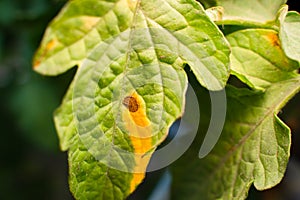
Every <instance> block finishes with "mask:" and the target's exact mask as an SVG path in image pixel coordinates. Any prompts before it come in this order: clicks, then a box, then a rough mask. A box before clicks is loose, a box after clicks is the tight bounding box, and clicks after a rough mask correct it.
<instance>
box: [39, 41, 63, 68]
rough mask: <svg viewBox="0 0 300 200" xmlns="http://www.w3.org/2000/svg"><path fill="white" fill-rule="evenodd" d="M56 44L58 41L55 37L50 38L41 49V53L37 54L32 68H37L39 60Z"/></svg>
mask: <svg viewBox="0 0 300 200" xmlns="http://www.w3.org/2000/svg"><path fill="white" fill-rule="evenodd" d="M57 44H58V41H57V40H56V39H52V40H50V41H49V42H48V43H47V44H46V46H45V47H44V48H43V49H44V51H43V53H42V54H41V56H39V59H38V60H36V61H35V62H34V63H33V68H34V69H35V68H37V67H38V66H39V65H40V63H41V60H42V59H43V58H44V57H45V56H46V54H47V53H48V52H49V51H51V50H52V49H54V48H55V47H56V46H57Z"/></svg>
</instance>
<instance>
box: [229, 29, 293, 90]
mask: <svg viewBox="0 0 300 200" xmlns="http://www.w3.org/2000/svg"><path fill="white" fill-rule="evenodd" d="M226 38H227V39H228V41H229V43H230V45H231V48H232V54H231V68H232V74H234V75H236V76H237V77H238V78H239V79H240V80H242V81H243V82H245V83H246V84H248V85H249V86H250V87H253V88H255V89H260V90H264V89H265V88H267V87H269V86H270V85H271V84H274V83H276V82H280V81H283V80H286V79H289V78H293V77H295V76H297V73H295V72H294V70H295V69H297V68H299V64H298V62H295V61H293V60H290V59H289V58H288V57H286V55H285V53H284V52H283V50H282V49H281V46H280V41H279V38H278V35H277V32H275V31H273V30H267V29H246V30H242V31H237V32H234V33H232V34H229V35H228V36H226ZM258 44H259V45H258Z"/></svg>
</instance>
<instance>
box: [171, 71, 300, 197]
mask: <svg viewBox="0 0 300 200" xmlns="http://www.w3.org/2000/svg"><path fill="white" fill-rule="evenodd" d="M299 90H300V76H298V77H296V78H291V79H288V80H285V81H281V82H277V83H274V84H272V85H271V86H270V87H269V88H267V89H266V90H265V92H264V93H262V92H253V91H250V90H248V89H244V88H242V89H237V88H234V87H232V86H231V87H230V86H228V87H227V89H226V93H227V105H228V109H227V117H226V122H225V126H224V129H223V132H222V135H221V137H220V139H219V141H218V143H217V145H216V146H215V147H214V149H213V151H212V152H211V153H210V154H209V155H208V156H207V157H205V158H204V159H199V158H198V151H199V147H200V146H199V145H197V144H199V140H198V143H195V145H194V146H192V147H191V149H190V150H189V151H188V152H187V153H186V154H185V155H184V156H183V157H182V158H181V159H180V160H179V161H178V162H177V163H176V164H175V165H174V166H173V172H174V184H173V197H172V199H182V198H184V197H187V196H188V197H189V198H188V199H191V200H192V199H199V197H201V198H203V199H208V200H210V199H245V198H246V196H247V193H248V190H249V187H250V186H251V184H252V183H253V184H254V186H255V187H256V188H257V189H258V190H264V189H268V188H271V187H273V186H274V185H276V184H278V183H279V182H280V180H281V179H282V177H283V175H284V172H285V169H286V165H287V162H288V159H289V155H290V153H289V152H290V143H291V141H290V137H291V136H290V130H289V128H288V127H287V126H286V125H285V124H284V123H283V122H282V121H281V120H280V119H279V118H278V116H277V115H276V114H277V113H278V112H279V110H280V109H281V108H282V107H283V106H284V105H285V104H286V102H287V101H288V100H289V99H290V98H291V97H292V96H293V95H295V94H296V93H297V92H298V91H299ZM199 137H202V136H199ZM198 139H199V138H198Z"/></svg>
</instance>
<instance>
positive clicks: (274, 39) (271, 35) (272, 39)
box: [267, 33, 280, 48]
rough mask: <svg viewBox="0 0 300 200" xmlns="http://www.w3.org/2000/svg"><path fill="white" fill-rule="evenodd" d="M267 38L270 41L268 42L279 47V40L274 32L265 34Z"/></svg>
mask: <svg viewBox="0 0 300 200" xmlns="http://www.w3.org/2000/svg"><path fill="white" fill-rule="evenodd" d="M267 38H268V40H269V41H270V43H271V44H272V46H274V47H279V48H280V41H279V38H278V35H277V34H276V33H269V34H268V35H267Z"/></svg>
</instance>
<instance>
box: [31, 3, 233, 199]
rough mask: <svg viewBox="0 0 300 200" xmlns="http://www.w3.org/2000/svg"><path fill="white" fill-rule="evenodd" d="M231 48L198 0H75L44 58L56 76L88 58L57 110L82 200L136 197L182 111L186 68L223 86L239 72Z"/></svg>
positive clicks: (39, 57) (40, 58)
mask: <svg viewBox="0 0 300 200" xmlns="http://www.w3.org/2000/svg"><path fill="white" fill-rule="evenodd" d="M229 53H230V50H229V47H228V43H227V41H226V39H225V38H224V36H223V34H222V33H221V32H220V31H219V30H218V28H217V26H216V25H215V24H213V23H212V22H211V21H210V20H209V18H208V17H207V16H206V14H205V11H204V10H203V8H202V7H201V5H200V4H199V3H197V2H196V1H194V0H185V1H180V0H164V1H158V0H152V1H149V0H148V1H144V0H140V1H131V0H119V1H113V2H112V1H105V0H101V1H99V0H73V1H70V2H69V3H68V4H67V5H66V6H65V8H64V9H63V10H62V12H61V13H60V14H59V15H58V16H57V17H56V18H55V19H54V21H53V22H52V23H51V24H50V26H49V28H48V29H47V31H46V33H45V36H44V39H43V41H42V44H41V47H40V49H39V50H38V52H37V54H36V57H35V62H34V63H35V70H36V71H38V72H40V73H42V74H46V75H56V74H59V73H62V72H64V71H66V70H68V69H69V68H71V67H73V66H74V65H78V71H77V73H76V75H75V78H74V80H73V83H72V84H71V86H70V88H69V90H68V92H67V94H66V96H65V98H64V101H63V103H62V105H61V106H60V108H58V109H57V110H56V112H55V124H56V128H57V131H58V135H59V138H60V145H61V149H62V150H68V151H69V152H68V153H69V166H70V171H69V173H70V188H71V191H72V193H73V194H74V196H75V198H77V199H105V200H109V199H124V198H126V196H128V194H130V193H131V192H132V191H133V190H134V189H135V188H136V186H137V185H138V184H140V182H141V181H142V180H143V178H144V173H145V171H146V167H147V164H148V162H149V160H150V158H151V155H152V153H153V152H154V150H155V148H156V147H157V146H158V145H159V144H160V143H161V142H162V141H163V140H164V139H165V137H166V135H167V132H168V129H169V127H170V126H171V124H172V123H173V122H174V121H175V120H176V119H177V118H179V117H180V116H181V115H182V112H183V108H184V102H185V96H184V95H185V91H186V87H187V78H186V74H185V71H184V70H183V67H184V65H185V64H186V63H187V64H188V65H189V66H190V68H191V70H192V71H193V72H194V74H195V75H196V77H197V79H198V81H199V82H200V83H201V84H202V85H203V86H205V87H207V88H208V89H211V90H219V89H222V88H223V87H224V86H225V84H226V81H227V79H228V76H229Z"/></svg>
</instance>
